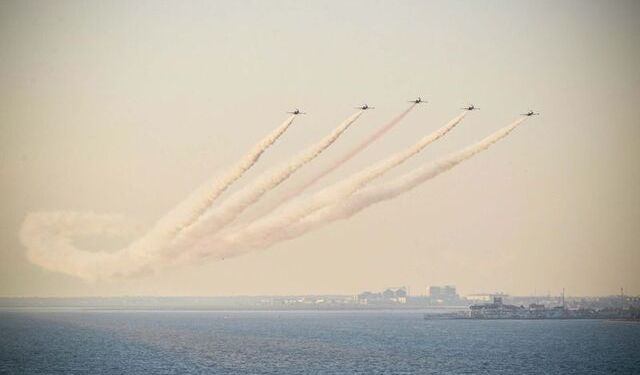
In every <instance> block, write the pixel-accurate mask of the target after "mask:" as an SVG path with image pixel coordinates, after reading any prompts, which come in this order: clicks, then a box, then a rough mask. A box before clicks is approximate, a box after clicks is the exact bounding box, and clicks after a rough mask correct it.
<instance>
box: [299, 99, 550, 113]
mask: <svg viewBox="0 0 640 375" xmlns="http://www.w3.org/2000/svg"><path fill="white" fill-rule="evenodd" d="M408 102H409V103H415V104H420V103H427V101H426V100H422V98H421V97H419V96H418V98H416V99H413V100H409V101H408ZM355 108H356V109H361V110H363V111H366V110H368V109H375V107H369V105H368V104H363V105H361V106H359V107H355ZM460 109H464V110H467V111H475V110H478V109H480V108H478V107H476V106H475V105H473V104H469V105H467V106H466V107H462V108H460ZM287 113H291V114H292V115H306V114H307V113H306V112H301V111H300V110H299V109H298V108H296V109H294V110H293V111H290V112H287ZM539 114H540V113H537V112H533V111H531V110H530V111H529V112H527V113H521V114H520V115H521V116H538V115H539Z"/></svg>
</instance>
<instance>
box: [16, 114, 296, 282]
mask: <svg viewBox="0 0 640 375" xmlns="http://www.w3.org/2000/svg"><path fill="white" fill-rule="evenodd" d="M294 119H295V116H290V117H289V118H287V120H285V121H284V122H283V123H282V124H281V125H280V126H278V127H277V128H276V129H274V130H273V131H272V132H271V133H269V134H268V135H267V136H266V137H265V138H263V139H262V140H261V141H260V142H258V143H257V144H256V145H255V146H254V147H253V148H252V149H251V150H250V151H249V152H248V153H247V154H246V155H245V156H244V157H243V158H242V159H240V160H239V161H238V162H237V163H236V164H235V165H234V166H233V167H232V168H230V169H229V170H228V171H227V172H226V173H225V174H223V175H222V176H221V177H216V178H213V179H212V180H211V181H210V182H208V183H206V184H204V185H202V186H201V187H200V188H198V189H197V190H196V191H195V192H194V193H192V194H191V195H190V196H189V197H188V198H187V199H186V200H184V201H183V202H182V203H180V204H178V205H177V206H176V207H175V208H174V209H172V210H171V211H169V212H168V213H167V214H166V215H164V216H163V217H162V218H161V219H159V220H158V221H157V222H156V224H155V225H154V226H153V227H152V228H151V229H150V230H149V231H148V232H147V233H146V234H145V235H144V236H142V237H140V238H139V239H137V240H135V241H134V242H133V243H131V244H130V245H129V246H127V247H126V248H123V249H120V250H118V251H116V252H113V253H104V252H87V251H82V250H79V249H77V248H76V247H74V245H73V238H74V237H77V236H82V235H88V234H101V233H104V234H107V233H111V231H113V230H115V229H116V228H117V229H119V230H124V228H126V224H125V221H124V218H123V217H121V216H118V215H97V214H93V213H76V212H52V213H35V214H30V215H29V216H28V217H27V219H26V220H25V222H24V223H23V226H22V229H21V236H20V237H21V241H22V243H23V245H24V246H25V247H26V248H27V254H28V257H29V259H30V260H31V261H32V262H34V263H36V264H38V265H40V266H42V267H44V268H47V269H50V270H52V271H58V272H63V273H67V274H71V275H75V276H78V277H81V278H84V279H96V278H102V277H110V276H113V275H115V274H122V275H129V274H135V273H138V272H141V271H142V269H144V268H145V267H148V263H152V259H153V258H154V256H157V254H156V253H159V252H161V251H162V250H163V249H165V248H166V247H167V246H168V245H169V243H170V241H171V240H173V239H174V238H175V236H176V234H178V233H179V232H180V231H181V230H183V229H184V228H186V227H188V226H189V225H190V224H192V223H193V222H194V221H195V220H197V218H198V217H199V216H201V215H202V214H203V213H204V212H205V211H206V210H207V209H208V208H209V207H210V206H211V205H212V204H213V203H214V201H215V200H216V199H217V198H218V197H220V195H222V193H224V191H225V190H227V189H228V188H229V186H231V185H232V184H233V183H234V182H235V181H237V180H238V179H239V178H240V177H242V175H243V174H244V173H245V172H246V171H247V170H249V169H250V168H251V167H252V166H253V165H255V163H256V162H258V160H259V159H260V156H261V155H262V154H263V153H264V152H265V151H266V150H267V149H268V148H269V147H270V146H271V145H273V144H274V143H275V142H276V141H277V140H278V138H280V137H281V136H282V135H283V134H284V133H285V132H286V130H287V129H288V128H289V127H290V126H291V124H292V123H293V121H294Z"/></svg>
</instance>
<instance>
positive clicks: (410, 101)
mask: <svg viewBox="0 0 640 375" xmlns="http://www.w3.org/2000/svg"><path fill="white" fill-rule="evenodd" d="M409 103H415V104H420V103H427V101H426V100H422V98H421V97H419V96H418V99H414V100H409Z"/></svg>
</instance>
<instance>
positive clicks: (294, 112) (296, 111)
mask: <svg viewBox="0 0 640 375" xmlns="http://www.w3.org/2000/svg"><path fill="white" fill-rule="evenodd" d="M287 113H291V114H292V115H306V114H307V112H300V110H299V109H298V108H296V109H294V110H293V111H291V112H287Z"/></svg>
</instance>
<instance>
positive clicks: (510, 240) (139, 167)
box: [0, 1, 640, 296]
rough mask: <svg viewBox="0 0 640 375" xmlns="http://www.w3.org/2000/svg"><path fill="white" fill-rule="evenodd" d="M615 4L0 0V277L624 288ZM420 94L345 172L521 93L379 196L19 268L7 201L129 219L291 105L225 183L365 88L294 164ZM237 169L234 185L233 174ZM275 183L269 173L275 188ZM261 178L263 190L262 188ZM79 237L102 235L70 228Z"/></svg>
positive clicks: (627, 190)
mask: <svg viewBox="0 0 640 375" xmlns="http://www.w3.org/2000/svg"><path fill="white" fill-rule="evenodd" d="M639 17H640V3H638V2H636V1H616V2H606V1H575V2H574V1H562V2H558V1H548V2H547V1H531V2H517V1H491V2H479V1H476V2H471V1H470V2H452V1H443V2H426V1H376V2H373V1H346V2H345V1H335V2H314V3H312V2H307V1H305V2H300V1H291V2H286V1H280V2H257V1H256V2H251V1H225V2H223V1H219V2H190V1H175V2H158V1H148V2H144V1H137V2H128V1H112V2H103V1H101V2H98V1H77V2H72V1H33V2H31V1H3V2H2V3H0V51H1V53H0V192H1V195H0V208H1V209H0V295H4V296H72V295H73V296H86V295H229V294H293V293H357V292H360V291H363V290H378V289H382V288H384V287H388V286H400V285H408V286H410V287H411V291H412V293H415V294H418V293H422V292H424V289H425V288H426V287H427V286H428V285H433V284H442V283H448V284H455V285H457V286H458V288H459V289H460V291H461V292H462V293H474V292H493V291H505V292H508V293H513V294H525V293H527V294H529V293H534V291H535V292H538V293H545V294H546V293H547V292H551V293H552V294H557V293H559V292H560V290H561V288H562V287H565V288H566V290H567V293H568V294H569V295H584V294H609V293H617V292H618V288H620V287H621V286H624V287H625V289H626V290H627V291H629V292H630V293H635V294H638V293H640V276H638V275H639V274H640V272H638V270H639V269H640V194H639V193H640V166H639V162H640V144H639V142H640V121H638V118H639V115H638V110H639V109H640V69H638V67H639V66H640V23H639V22H638V19H639ZM417 95H422V96H423V97H424V98H426V99H428V100H429V101H430V103H429V104H428V105H426V106H422V107H419V108H417V109H416V110H415V111H414V112H413V113H411V114H410V115H409V116H408V117H407V119H406V120H405V121H404V122H403V123H402V124H401V125H400V126H399V127H398V128H396V129H394V130H393V131H392V132H391V133H390V134H389V135H388V136H386V137H385V138H383V139H382V140H381V141H380V142H379V143H376V144H375V145H374V146H373V147H371V148H370V149H368V150H367V151H366V152H364V153H363V154H361V155H359V156H358V157H357V158H356V159H354V160H353V161H352V162H350V163H349V164H348V165H346V166H345V167H344V168H343V169H341V170H339V171H338V172H337V173H335V174H334V175H332V176H331V177H330V178H328V179H327V180H325V181H324V185H326V184H327V183H329V182H331V181H336V180H337V179H339V178H340V177H343V176H346V175H348V174H349V173H352V172H354V171H357V170H359V169H361V168H362V167H364V166H366V165H368V164H370V163H372V162H374V161H377V160H379V159H381V158H383V157H385V156H386V155H387V154H389V153H391V152H394V151H396V150H399V149H401V148H403V147H405V146H408V145H410V144H412V143H413V142H415V141H416V139H417V138H418V137H421V136H422V135H424V134H426V133H428V132H430V131H432V130H434V129H436V128H438V127H440V126H442V125H444V123H445V122H446V121H448V120H449V119H451V118H452V117H454V116H455V115H456V114H458V113H459V110H458V108H459V107H460V106H461V105H462V104H465V103H467V102H469V101H471V102H473V103H475V104H476V105H477V106H479V107H481V108H482V110H481V111H479V112H477V113H471V114H470V115H469V116H468V117H467V119H466V120H465V121H464V122H463V123H462V124H461V125H460V126H459V127H458V128H457V129H455V130H454V131H453V132H452V133H451V134H450V135H449V136H447V137H446V138H445V139H443V140H441V141H439V142H438V143H437V144H436V145H434V146H432V147H430V148H429V149H428V150H427V151H425V152H424V153H423V154H421V155H419V156H418V157H416V158H415V159H413V160H411V161H410V162H409V163H407V165H405V166H403V167H401V168H399V169H398V170H396V171H394V173H392V174H390V175H389V176H386V177H385V180H389V179H390V178H393V176H397V175H398V174H399V173H402V172H403V171H408V170H410V169H411V168H413V167H416V166H419V165H421V164H423V163H425V162H427V161H429V160H432V159H434V158H436V157H437V156H439V155H442V154H445V153H447V152H449V151H453V150H456V149H458V148H460V147H463V146H465V145H467V144H468V143H470V142H472V141H475V140H477V139H479V138H481V137H483V136H484V135H487V134H489V133H490V132H492V131H493V130H496V129H498V128H500V127H502V126H504V125H507V124H508V123H510V122H511V121H513V120H514V119H515V118H516V117H517V114H519V113H521V112H523V111H526V110H528V109H529V108H532V109H535V110H538V111H540V112H542V115H541V116H539V117H536V118H533V119H530V121H528V122H527V123H525V124H524V126H522V127H520V128H519V129H517V130H516V131H515V132H514V133H513V134H512V135H511V136H509V137H508V138H507V139H505V140H504V141H502V142H500V143H499V144H497V145H496V146H494V148H492V149H490V150H489V151H487V152H485V153H482V154H480V155H478V156H477V157H475V158H474V159H472V160H470V161H468V162H466V163H464V164H462V165H461V166H459V167H457V168H455V169H454V170H452V171H451V172H448V173H447V174H445V175H442V176H440V177H438V178H436V179H435V180H432V181H430V182H428V183H426V184H425V185H423V186H421V187H420V188H418V189H416V190H414V191H412V192H410V193H408V194H405V195H403V196H401V197H400V198H398V199H395V200H393V201H389V202H385V203H382V204H380V205H376V206H374V207H371V208H370V209H367V210H365V211H364V212H362V213H361V214H359V215H357V216H355V217H353V218H352V219H350V220H348V221H340V222H336V223H333V224H331V225H329V226H326V227H324V228H322V229H320V230H318V231H314V232H312V233H309V234H307V235H305V236H303V237H300V238H297V239H295V240H292V241H289V242H285V243H281V244H278V245H276V246H273V247H272V248H269V249H267V250H264V251H260V252H255V253H252V254H249V255H246V256H242V257H238V258H234V259H229V260H225V261H223V262H207V263H204V264H201V265H198V266H188V267H180V268H173V269H168V270H165V271H163V272H162V273H159V274H156V275H154V276H150V277H145V278H139V279H132V280H121V281H102V282H95V283H90V282H85V281H81V280H79V279H76V278H73V277H70V276H66V275H62V274H57V273H52V272H49V271H45V270H43V269H41V268H39V267H37V266H35V265H32V264H30V263H29V262H28V261H27V259H26V257H25V249H24V248H23V247H22V245H21V244H20V242H19V239H18V232H19V228H20V226H21V223H22V221H23V220H24V218H25V216H26V215H27V214H28V213H29V212H33V211H50V210H77V211H94V212H98V213H105V212H116V213H122V214H125V215H126V216H128V217H131V218H132V219H134V220H136V221H138V222H140V223H142V224H143V225H145V226H150V225H151V224H152V223H153V222H154V220H156V219H157V218H159V217H160V216H162V215H163V213H165V212H166V211H167V210H169V209H170V208H171V207H173V206H174V205H175V204H176V203H178V202H180V201H181V200H182V199H183V198H184V197H186V196H187V195H188V194H189V193H190V192H191V191H192V189H194V188H195V187H196V186H198V185H199V184H200V183H202V182H203V181H205V180H206V179H207V178H209V177H210V176H212V175H213V174H215V173H216V172H219V171H220V170H221V169H222V168H224V167H225V166H227V165H229V164H230V163H232V162H233V161H235V160H237V159H238V158H239V157H240V156H242V155H243V153H244V152H245V150H246V149H247V148H248V147H250V146H252V145H253V144H254V143H255V142H256V141H257V140H258V139H260V138H261V137H262V136H263V135H264V134H266V133H267V132H268V131H270V130H271V129H272V128H274V127H275V126H277V125H278V124H280V123H281V122H282V121H283V120H284V119H285V116H286V114H285V113H284V112H285V111H287V110H290V109H292V108H293V107H300V108H302V109H304V110H306V111H307V112H309V115H307V116H305V117H302V118H299V119H298V120H297V122H296V123H295V125H294V127H293V128H292V129H291V130H290V131H289V132H288V133H287V134H286V135H285V136H284V137H283V138H282V139H281V140H280V141H279V142H278V144H277V145H276V147H274V148H273V149H271V150H269V151H268V152H267V153H266V154H265V155H264V157H263V159H262V160H261V161H260V163H259V164H258V165H257V167H256V168H255V169H254V170H252V171H251V172H250V173H249V174H248V175H247V176H245V178H243V179H242V180H241V182H242V183H246V182H247V181H250V180H251V179H252V178H253V177H255V176H257V175H258V174H259V172H260V171H263V170H264V169H265V168H266V167H268V166H269V165H272V164H274V163H278V162H281V161H282V160H284V159H285V157H286V156H288V155H290V154H292V153H294V152H296V151H298V150H300V149H302V148H303V147H305V146H306V145H308V144H309V143H311V142H313V141H314V140H316V139H318V138H319V137H321V136H323V135H324V134H326V133H327V132H328V131H330V130H331V129H333V128H334V127H335V126H336V125H338V124H339V123H340V122H341V121H342V120H343V119H344V118H345V117H347V116H348V115H350V114H352V113H353V111H354V110H353V107H354V106H355V105H359V104H361V103H363V102H367V103H369V104H370V105H375V106H376V110H375V111H369V112H367V113H365V115H364V116H363V117H362V118H361V119H360V120H359V121H358V122H357V123H356V125H355V126H354V127H353V128H352V129H350V130H349V131H348V133H347V134H345V136H344V137H342V138H341V139H340V140H339V141H338V143H337V144H336V145H335V146H334V147H332V148H331V149H330V150H329V151H328V152H327V153H326V154H323V155H322V156H321V157H320V158H318V159H317V160H316V161H314V162H313V163H312V164H311V165H309V166H308V168H305V169H304V170H303V171H301V173H300V174H299V175H296V176H294V178H292V179H291V181H290V183H291V185H295V184H296V183H299V182H301V181H303V180H304V177H308V176H311V175H312V174H313V172H314V171H318V170H319V169H320V168H321V167H322V166H323V165H327V164H328V163H330V162H331V161H332V160H333V158H334V157H337V156H339V155H340V154H341V152H344V151H345V150H348V149H349V147H350V146H352V145H354V144H356V143H358V142H359V141H360V140H361V139H362V138H363V137H366V136H367V135H368V134H369V133H370V132H371V131H372V130H373V129H375V128H376V127H378V126H380V125H382V124H384V123H385V122H386V121H388V120H389V119H390V118H392V117H393V116H395V115H397V114H398V113H399V112H400V111H402V110H403V109H405V108H406V106H407V103H406V101H407V100H409V99H412V98H414V97H415V96H417ZM240 185H242V184H240ZM291 185H290V186H291ZM284 191H286V186H283V187H282V188H281V189H278V191H276V192H274V194H272V195H270V196H268V197H267V203H268V201H269V199H275V198H276V197H277V196H279V194H282V193H283V192H284ZM84 242H85V243H84V245H86V246H89V247H90V246H103V247H104V246H112V247H113V246H118V245H121V243H116V242H118V241H113V240H110V239H98V240H95V239H94V240H91V239H85V240H84Z"/></svg>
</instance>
